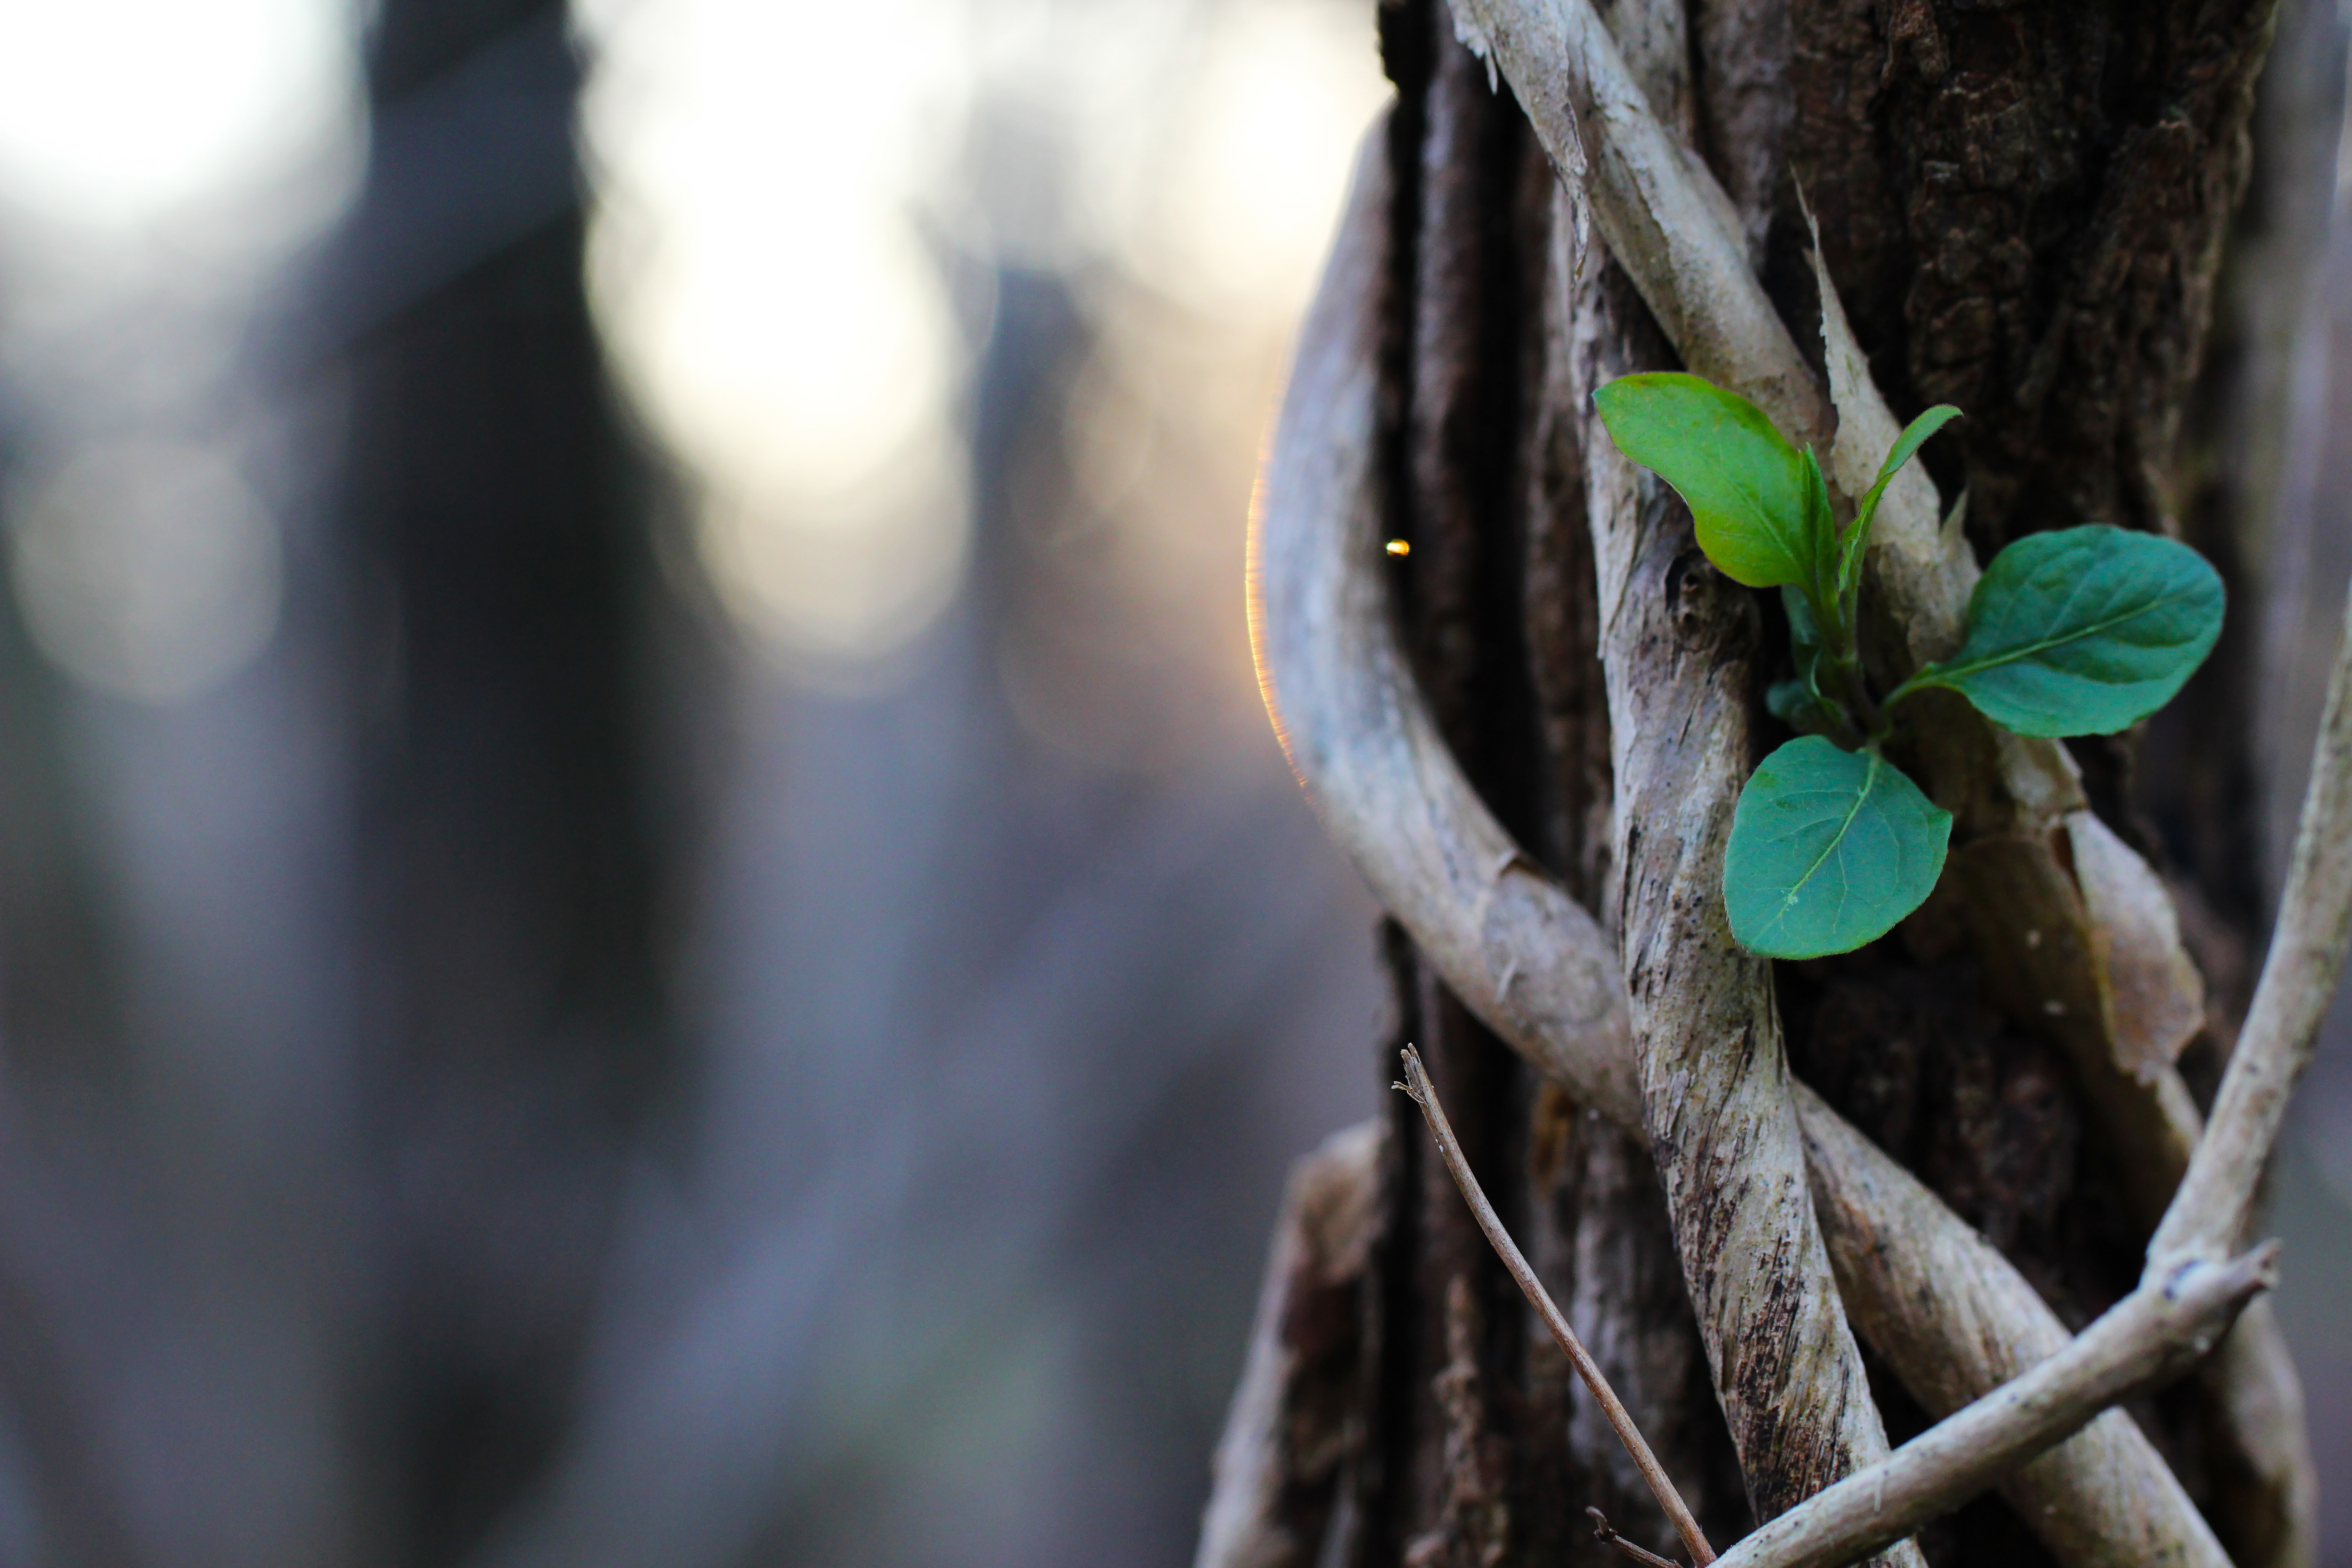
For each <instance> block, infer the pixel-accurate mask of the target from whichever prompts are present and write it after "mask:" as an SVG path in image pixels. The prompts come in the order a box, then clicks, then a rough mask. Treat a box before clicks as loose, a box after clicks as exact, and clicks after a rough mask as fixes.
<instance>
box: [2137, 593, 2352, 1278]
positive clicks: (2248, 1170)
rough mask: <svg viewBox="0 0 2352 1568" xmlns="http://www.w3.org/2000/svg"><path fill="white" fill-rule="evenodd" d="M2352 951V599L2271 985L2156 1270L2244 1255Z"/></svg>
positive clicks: (2226, 1083)
mask: <svg viewBox="0 0 2352 1568" xmlns="http://www.w3.org/2000/svg"><path fill="white" fill-rule="evenodd" d="M2347 942H2352V599H2347V602H2346V605H2345V627H2344V630H2343V632H2342V633H2341V634H2339V640H2338V643H2337V647H2336V668H2335V672H2334V674H2332V675H2331V676H2330V677H2329V679H2328V682H2327V712H2326V717H2325V718H2324V719H2323V720H2322V721H2320V726H2319V735H2318V738H2317V740H2316V741H2315V742H2314V743H2313V746H2312V752H2311V781H2310V783H2309V784H2306V785H2305V788H2304V795H2303V815H2302V817H2301V819H2300V821H2299V822H2298V824H2297V825H2296V827H2295V835H2294V859H2293V861H2292V862H2291V863H2290V865H2289V867H2288V870H2287V879H2286V890H2285V892H2284V894H2283V895H2282V896H2281V897H2280V900H2279V913H2278V925H2277V927H2276V928H2275V929H2274V930H2273V931H2272V932H2271V948H2270V953H2269V955H2268V956H2267V957H2266V958H2265V959H2264V960H2263V976H2262V979H2261V981H2260V982H2258V983H2257V984H2256V985H2255V986H2254V1000H2253V1005H2252V1006H2251V1007H2249V1008H2248V1009H2247V1012H2246V1026H2245V1028H2244V1029H2243V1031H2242V1032H2241V1033H2240V1035H2239V1036H2238V1048H2237V1049H2236V1050H2235V1051H2234V1052H2232V1053H2231V1057H2230V1067H2229V1070H2228V1071H2227V1072H2225V1073H2223V1074H2222V1077H2221V1093H2220V1094H2219V1095H2218V1096H2217V1097H2216V1098H2215V1100H2214V1102H2213V1119H2212V1121H2211V1122H2210V1124H2209V1125H2208V1126H2207V1128H2206V1131H2205V1136H2204V1137H2203V1138H2202V1139H2200V1141H2199V1142H2198V1144H2197V1150H2196V1152H2195V1153H2193V1154H2192V1155H2190V1157H2189V1173H2188V1174H2187V1175H2186V1176H2184V1177H2182V1178H2181V1182H2180V1190H2179V1192H2178V1193H2176V1194H2173V1199H2172V1204H2171V1206H2170V1207H2168V1209H2166V1210H2165V1214H2164V1223H2163V1224H2162V1225H2160V1226H2158V1227H2157V1232H2156V1239H2155V1240H2153V1241H2151V1242H2150V1243H2148V1248H2147V1255H2148V1262H2149V1266H2150V1267H2151V1268H2155V1267H2156V1266H2158V1264H2159V1263H2162V1262H2165V1261H2168V1260H2169V1259H2171V1258H2178V1257H2185V1256H2191V1255H2195V1256H2201V1257H2219V1256H2223V1255H2226V1254H2227V1253H2229V1252H2230V1251H2231V1250H2232V1249H2234V1248H2235V1247H2237V1246H2238V1245H2239V1239H2240V1237H2241V1236H2242V1234H2243V1231H2244V1228H2245V1224H2246V1220H2247V1216H2248V1215H2249V1214H2250V1213H2251V1212H2252V1208H2253V1203H2254V1194H2255V1189H2256V1188H2257V1187H2258V1186H2259V1185H2260V1184H2261V1182H2262V1177H2263V1166H2264V1165H2265V1164H2267V1163H2269V1160H2270V1153H2271V1145H2272V1144H2273V1142H2276V1141H2277V1138H2278V1130H2279V1121H2280V1119H2281V1118H2282V1117H2284V1115H2285V1114H2286V1102H2287V1096H2288V1095H2289V1094H2291V1093H2293V1092H2294V1085H2295V1080H2296V1079H2299V1078H2301V1077H2302V1076H2303V1070H2304V1068H2306V1067H2308V1066H2310V1065H2311V1051H2312V1045H2313V1042H2314V1041H2315V1039H2316V1038H2317V1037H2318V1034H2319V1023H2320V1020H2321V1019H2322V1018H2323V1017H2325V1016H2326V1013H2327V1005H2328V1003H2329V1001H2330V1000H2331V999H2332V998H2333V997H2334V996H2335V994H2336V981H2337V980H2338V979H2339V978H2341V976H2342V975H2343V973H2344V953H2345V948H2346V945H2347Z"/></svg>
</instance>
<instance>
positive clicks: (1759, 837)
mask: <svg viewBox="0 0 2352 1568" xmlns="http://www.w3.org/2000/svg"><path fill="white" fill-rule="evenodd" d="M1951 833H1952V814H1951V813H1950V812H1948V811H1946V810H1944V809H1943V808H1942V807H1940V806H1938V805H1936V804H1935V803H1934V802H1932V801H1930V800H1929V799H1928V798H1927V796H1926V795H1921V794H1920V793H1919V786H1918V785H1917V784H1913V783H1912V782H1911V781H1910V780H1909V779H1908V778H1906V776H1904V774H1903V773H1902V771H1901V770H1900V769H1898V768H1896V767H1895V765H1894V764H1893V763H1889V762H1887V761H1886V760H1885V758H1883V757H1881V756H1880V755H1879V754H1878V753H1877V752H1874V751H1861V752H1842V751H1840V750H1838V748H1837V747H1835V746H1833V745H1832V744H1831V743H1830V742H1827V741H1825V740H1823V739H1822V738H1821V737H1820V736H1818V735H1805V736H1801V737H1800V738H1798V739H1797V740H1794V741H1791V742H1789V743H1788V744H1787V745H1785V746H1782V747H1781V748H1780V750H1779V751H1777V752H1773V753H1772V754H1771V755H1770V756H1769V757H1767V758H1765V759H1764V763H1763V765H1762V766H1761V767H1759V768H1758V769H1757V770H1756V772H1755V773H1752V774H1750V775H1749V777H1748V784H1747V786H1746V787H1745V788H1743V789H1742V790H1741V791H1740V792H1739V805H1738V807H1737V808H1736V809H1735V810H1734V811H1733V813H1732V816H1731V841H1730V843H1729V844H1728V845H1727V847H1725V850H1724V857H1723V900H1724V905H1725V908H1726V910H1727V911H1728V913H1729V914H1730V916H1731V934H1732V935H1733V936H1735V937H1737V938H1738V940H1739V944H1740V945H1741V946H1742V947H1745V948H1746V949H1748V952H1754V953H1759V954H1761V955H1762V956H1764V957H1766V958H1820V957H1822V956H1824V955H1826V954H1828V953H1832V952H1851V951H1853V949H1854V948H1857V947H1860V946H1861V945H1862V944H1863V943H1864V942H1871V941H1874V940H1875V939H1876V938H1878V937H1882V936H1885V934H1886V933H1887V932H1888V931H1893V930H1894V929H1895V922H1896V921H1900V920H1902V918H1903V917H1904V916H1906V915H1907V914H1909V913H1910V912H1911V911H1912V910H1916V909H1917V908H1918V907H1919V906H1920V905H1921V904H1922V903H1924V902H1925V901H1926V900H1927V895H1928V894H1929V893H1931V892H1933V891H1935V889H1936V879H1937V877H1939V876H1941V875H1942V874H1943V870H1944V849H1945V846H1946V845H1947V843H1948V841H1949V840H1950V837H1951Z"/></svg>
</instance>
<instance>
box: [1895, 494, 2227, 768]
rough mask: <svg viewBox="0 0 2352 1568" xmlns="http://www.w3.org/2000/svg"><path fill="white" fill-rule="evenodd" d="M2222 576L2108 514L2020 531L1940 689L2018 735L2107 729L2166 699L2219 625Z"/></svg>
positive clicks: (1915, 681)
mask: <svg viewBox="0 0 2352 1568" xmlns="http://www.w3.org/2000/svg"><path fill="white" fill-rule="evenodd" d="M2221 608H2222V594H2221V576H2220V574H2217V573H2216V572H2215V571H2214V570H2213V568H2212V567H2211V566H2210V565H2208V564H2207V563H2206V561H2205V558H2204V557H2203V556H2201V555H2200V554H2198V553H2197V552H2195V551H2194V550H2191V549H2189V547H2188V546H2187V545H2185V544H2181V543H2179V542H2175V541H2173V540H2169V539H2165V538H2162V537H2160V536H2159V535H2157V534H2153V533H2132V532H2127V531H2125V530H2123V529H2120V528H2110V527H2108V526H2106V525H2105V523H2094V524H2091V525H2090V526H2088V527H2084V528H2068V529H2061V530H2059V531H2056V532H2054V533H2032V534H2028V535H2027V536H2026V537H2024V538H2023V539H2021V540H2019V541H2018V542H2016V543H2014V544H2011V546H2010V547H2009V548H2008V549H2006V550H2004V551H2002V552H2000V554H1999V555H1996V556H1994V557H1993V561H1992V564H1991V565H1990V567H1988V568H1987V569H1986V571H1985V574H1984V580H1983V581H1982V582H1979V584H1977V591H1976V594H1975V595H1974V596H1973V597H1972V598H1971V599H1970V600H1969V629H1968V636H1967V637H1966V638H1965V639H1964V640H1963V641H1962V643H1961V644H1960V651H1959V652H1958V653H1957V654H1955V655H1954V656H1953V657H1952V658H1949V659H1948V660H1947V661H1945V662H1944V663H1942V664H1940V665H1930V666H1928V667H1927V668H1925V669H1923V670H1921V671H1920V672H1919V673H1918V674H1917V675H1915V676H1913V677H1912V678H1911V679H1910V680H1909V681H1907V682H1906V683H1905V684H1906V686H1909V687H1915V688H1916V687H1920V686H1948V687H1950V688H1952V689H1954V690H1956V691H1958V692H1959V693H1961V694H1962V695H1963V696H1965V697H1967V698H1968V700H1969V701H1971V702H1973V703H1975V704H1976V705H1977V708H1978V710H1979V711H1980V712H1982V713H1983V714H1984V716H1985V717H1986V718H1988V719H1990V720H1991V721H1993V722H1994V723H1996V724H2002V725H2006V726H2007V727H2008V728H2010V729H2011V730H2014V731H2017V732H2018V733H2019V734H2021V735H2105V734H2110V733H2112V732H2114V731H2117V730H2120V729H2122V728H2124V727H2125V726H2126V725H2127V724H2132V723H2136V722H2137V721H2140V720H2142V719H2145V718H2147V716H2148V715H2149V714H2150V713H2153V712H2155V711H2156V710H2158V709H2159V708H2161V707H2163V706H2164V705H2165V704H2166V703H2167V702H2169V701H2171V700H2172V696H2173V693H2175V692H2177V691H2179V689H2180V687H2181V683H2182V682H2184V681H2186V680H2187V679H2189V676H2190V675H2191V674H2193V673H2195V671H2196V668H2197V667H2198V666H2199V665H2200V664H2202V663H2204V662H2205V656H2206V655H2207V654H2209V653H2210V652H2212V650H2213V639H2214V638H2215V637H2219V636H2220V635H2221Z"/></svg>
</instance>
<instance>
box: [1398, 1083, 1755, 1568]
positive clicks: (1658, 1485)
mask: <svg viewBox="0 0 2352 1568" xmlns="http://www.w3.org/2000/svg"><path fill="white" fill-rule="evenodd" d="M1397 1087H1398V1088H1399V1089H1403V1090H1404V1091H1405V1092H1406V1093H1407V1094H1409V1095H1411V1096H1412V1102H1413V1103H1414V1104H1415V1105H1418V1106H1420V1107H1421V1114H1422V1116H1423V1119H1424V1120H1425V1121H1428V1123H1429V1132H1430V1136H1431V1137H1432V1138H1433V1139H1435V1140H1436V1141H1437V1152H1438V1154H1439V1156H1440V1157H1441V1158H1442V1159H1444V1162H1445V1169H1446V1171H1447V1173H1449V1174H1451V1175H1452V1176H1453V1178H1454V1185H1455V1186H1457V1187H1459V1188H1460V1189H1462V1201H1463V1202H1465V1203H1466V1204H1468V1205H1470V1213H1471V1215H1473V1216H1474V1217H1475V1218H1476V1220H1477V1221H1478V1228H1479V1230H1480V1231H1481V1232H1483V1233H1484V1234H1485V1235H1486V1241H1487V1244H1488V1245H1489V1246H1491V1247H1494V1249H1495V1256H1496V1257H1497V1258H1501V1259H1502V1260H1503V1268H1504V1269H1505V1271H1506V1272H1507V1273H1508V1274H1509V1275H1510V1277H1511V1281H1512V1283H1514V1284H1516V1285H1517V1286H1518V1288H1519V1293H1520V1294H1521V1295H1523V1296H1525V1297H1526V1298H1527V1299H1528V1306H1530V1307H1533V1308H1534V1309H1535V1310H1536V1316H1538V1317H1539V1318H1541V1319H1542V1320H1543V1325H1544V1327H1545V1328H1546V1329H1549V1331H1551V1337H1552V1338H1553V1339H1554V1340H1555V1341H1557V1342H1559V1348H1560V1349H1561V1350H1562V1351H1564V1352H1567V1354H1568V1362H1569V1364H1570V1366H1572V1367H1574V1368H1575V1369H1576V1375H1577V1376H1578V1378H1580V1380H1581V1381H1582V1382H1583V1384H1584V1387H1585V1391H1586V1392H1587V1393H1589V1394H1591V1395H1592V1400H1593V1403H1594V1404H1596V1405H1599V1406H1600V1407H1601V1415H1603V1416H1605V1417H1606V1418H1607V1420H1608V1422H1609V1426H1610V1429H1611V1430H1612V1431H1613V1432H1615V1433H1616V1434H1617V1440H1618V1441H1619V1442H1621V1443H1622V1444H1624V1445H1625V1452H1627V1453H1628V1454H1630V1455H1632V1456H1633V1464H1634V1467H1635V1468H1637V1469H1639V1470H1640V1471H1641V1472H1642V1479H1643V1481H1645V1482H1647V1483H1648V1484H1649V1488H1650V1495H1651V1496H1653V1497H1654V1498H1656V1499H1657V1500H1658V1508H1659V1510H1660V1511H1662V1512H1663V1513H1664V1514H1665V1516H1666V1519H1667V1520H1668V1521H1669V1522H1671V1523H1672V1524H1673V1525H1674V1527H1675V1534H1676V1535H1679V1536H1680V1537H1682V1542H1683V1549H1684V1550H1685V1551H1686V1552H1689V1553H1690V1554H1691V1561H1692V1563H1696V1564H1697V1565H1698V1568H1706V1564H1707V1563H1712V1562H1714V1561H1715V1549H1714V1548H1713V1547H1711V1546H1709V1545H1708V1544H1707V1543H1706V1531H1703V1530H1701V1529H1699V1527H1698V1521H1697V1520H1696V1519H1694V1518H1693V1517H1692V1516H1691V1510H1690V1509H1689V1507H1688V1506H1687V1505H1686V1504H1685V1503H1684V1501H1683V1498H1682V1493H1680V1492H1679V1491H1677V1490H1675V1483H1674V1480H1673V1479H1672V1478H1670V1477H1669V1476H1668V1475H1667V1474H1666V1471H1665V1467H1664V1466H1663V1465H1661V1464H1659V1463H1658V1457H1657V1456H1656V1455H1655V1454H1653V1453H1652V1452H1650V1445H1649V1443H1648V1441H1647V1440H1646V1439H1644V1438H1643V1436H1642V1429H1641V1428H1640V1427H1639V1426H1635V1425H1634V1424H1633V1416H1632V1415H1629V1414H1628V1413H1627V1412H1626V1409H1625V1405H1624V1403H1623V1401H1622V1400H1620V1399H1619V1398H1618V1397H1617V1391H1616V1390H1615V1389H1613V1388H1611V1387H1610V1386H1609V1380H1608V1379H1607V1378H1606V1377H1603V1376H1602V1375H1601V1368H1600V1366H1599V1365H1598V1364H1596V1363H1594V1361H1593V1359H1592V1357H1591V1355H1590V1354H1589V1353H1587V1352H1586V1351H1585V1348H1584V1342H1583V1341H1582V1340H1580V1339H1578V1338H1577V1337H1576V1330H1575V1328H1574V1327H1573V1326H1572V1325H1570V1322H1569V1321H1568V1318H1567V1316H1566V1315H1565V1314H1564V1313H1562V1312H1561V1311H1560V1310H1559V1304H1558V1303H1556V1302H1555V1301H1553V1300H1552V1299H1551V1292H1550V1291H1549V1290H1547V1289H1544V1284H1543V1281H1542V1280H1540V1279H1537V1278H1536V1271H1535V1269H1534V1268H1532V1267H1530V1266H1529V1264H1528V1259H1527V1255H1526V1254H1524V1253H1522V1252H1521V1251H1520V1250H1519V1247H1518V1244H1517V1242H1515V1241H1513V1240H1512V1239H1511V1233H1510V1232H1509V1231H1508V1230H1507V1229H1506V1228H1505V1227H1504V1226H1503V1220H1502V1216H1501V1215H1497V1214H1496V1212H1495V1205H1492V1204H1490V1203H1488V1202H1487V1201H1486V1192H1485V1190H1484V1189H1482V1188H1481V1187H1480V1186H1479V1185H1478V1178H1477V1177H1476V1176H1475V1174H1473V1173H1472V1172H1471V1170H1470V1161H1469V1158H1468V1156H1466V1155H1465V1154H1464V1153H1463V1152H1462V1143H1461V1141H1460V1140H1459V1139H1457V1138H1455V1137H1454V1128H1453V1125H1452V1124H1451V1123H1450V1122H1448V1121H1446V1120H1445V1107H1444V1105H1442V1104H1441V1103H1439V1101H1438V1098H1437V1086H1436V1085H1435V1084H1433V1083H1432V1082H1430V1081H1429V1070H1428V1069H1427V1068H1424V1067H1423V1066H1422V1065H1421V1053H1420V1052H1419V1051H1416V1050H1414V1049H1413V1048H1412V1047H1411V1046H1407V1047H1405V1049H1404V1082H1402V1083H1401V1084H1399V1085H1397ZM1613 1533H1614V1532H1613V1531H1612V1534H1613Z"/></svg>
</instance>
